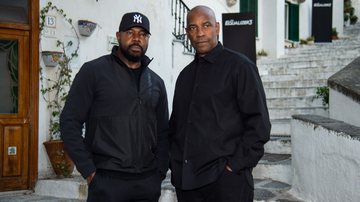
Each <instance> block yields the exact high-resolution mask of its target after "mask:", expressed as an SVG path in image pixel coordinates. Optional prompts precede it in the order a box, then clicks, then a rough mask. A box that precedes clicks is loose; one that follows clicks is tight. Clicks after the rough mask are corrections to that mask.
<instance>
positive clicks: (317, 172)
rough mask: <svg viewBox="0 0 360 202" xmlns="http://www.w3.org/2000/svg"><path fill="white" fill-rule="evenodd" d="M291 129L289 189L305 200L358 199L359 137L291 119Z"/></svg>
mask: <svg viewBox="0 0 360 202" xmlns="http://www.w3.org/2000/svg"><path fill="white" fill-rule="evenodd" d="M291 130H292V135H291V144H292V166H293V169H294V172H293V173H294V176H293V184H292V189H291V193H292V194H294V196H297V197H299V198H302V199H303V200H304V201H314V202H315V201H327V202H332V201H333V202H338V201H358V200H359V199H360V192H359V190H360V172H359V167H360V157H359V154H360V141H359V140H358V139H357V140H354V139H352V138H350V136H348V135H347V134H344V133H338V132H334V131H330V130H328V129H325V128H323V127H322V126H318V125H314V124H312V123H308V122H303V121H300V120H294V119H293V120H291Z"/></svg>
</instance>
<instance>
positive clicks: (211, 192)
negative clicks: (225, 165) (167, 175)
mask: <svg viewBox="0 0 360 202" xmlns="http://www.w3.org/2000/svg"><path fill="white" fill-rule="evenodd" d="M253 187H254V182H253V179H252V175H251V171H248V170H246V171H242V172H241V173H240V174H235V173H232V172H230V171H227V170H225V171H224V173H223V174H222V175H221V176H220V178H219V179H218V180H217V181H216V182H213V183H211V184H208V185H206V186H204V187H201V188H198V189H194V190H181V189H176V195H177V198H178V202H252V201H253V199H254V188H253Z"/></svg>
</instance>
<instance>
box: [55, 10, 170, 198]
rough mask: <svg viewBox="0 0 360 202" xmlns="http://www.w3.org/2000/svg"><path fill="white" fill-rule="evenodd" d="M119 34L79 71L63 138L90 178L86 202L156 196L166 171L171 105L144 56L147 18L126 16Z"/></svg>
mask: <svg viewBox="0 0 360 202" xmlns="http://www.w3.org/2000/svg"><path fill="white" fill-rule="evenodd" d="M116 37H117V40H118V42H119V46H114V47H113V49H112V53H111V54H109V55H105V56H102V57H100V58H98V59H95V60H93V61H90V62H87V63H85V64H84V65H83V66H82V67H81V69H80V71H79V72H78V73H77V75H76V77H75V79H74V82H73V84H72V86H71V89H70V92H69V96H68V98H67V101H66V104H65V107H64V110H63V112H62V114H61V120H60V124H61V136H62V139H63V140H64V144H65V149H66V151H67V152H68V153H69V155H70V156H71V158H72V159H73V161H74V162H75V164H76V167H77V169H78V170H79V172H80V173H81V175H82V176H83V177H84V178H86V179H87V182H88V185H89V189H88V190H89V191H88V199H87V200H88V201H96V202H98V201H107V202H108V201H116V202H118V201H158V199H159V196H160V189H161V188H160V186H161V181H162V179H164V177H165V175H166V171H167V169H168V142H167V141H168V139H167V138H168V137H167V130H168V104H167V96H166V90H165V85H164V82H163V80H162V79H161V78H160V77H159V76H158V75H157V74H155V73H154V72H153V71H152V70H150V69H149V67H148V64H149V63H150V62H151V60H150V59H149V58H148V57H147V56H146V55H145V53H146V50H147V47H148V42H149V37H150V23H149V20H148V18H147V17H146V16H145V15H143V14H141V13H138V12H133V13H126V14H125V15H124V16H123V17H122V20H121V23H120V26H119V32H117V33H116ZM84 124H85V129H86V130H85V136H84V137H83V136H82V128H83V125H84Z"/></svg>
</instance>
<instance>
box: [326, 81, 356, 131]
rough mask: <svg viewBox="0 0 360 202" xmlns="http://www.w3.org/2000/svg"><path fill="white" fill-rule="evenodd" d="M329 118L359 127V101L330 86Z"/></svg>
mask: <svg viewBox="0 0 360 202" xmlns="http://www.w3.org/2000/svg"><path fill="white" fill-rule="evenodd" d="M329 106H330V109H329V113H330V118H333V119H337V120H341V121H344V122H346V123H349V124H352V125H355V126H359V127H360V103H359V102H357V101H355V100H353V99H352V98H351V97H348V96H346V95H344V94H343V93H341V92H339V91H337V90H335V89H333V88H330V96H329Z"/></svg>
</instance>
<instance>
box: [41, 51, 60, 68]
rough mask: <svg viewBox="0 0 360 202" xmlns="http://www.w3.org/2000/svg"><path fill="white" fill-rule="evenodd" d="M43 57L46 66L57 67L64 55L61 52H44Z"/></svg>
mask: <svg viewBox="0 0 360 202" xmlns="http://www.w3.org/2000/svg"><path fill="white" fill-rule="evenodd" d="M41 56H42V58H43V61H44V64H45V66H47V67H56V66H57V65H58V63H59V60H60V58H61V57H62V56H63V53H62V52H59V51H42V52H41Z"/></svg>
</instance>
